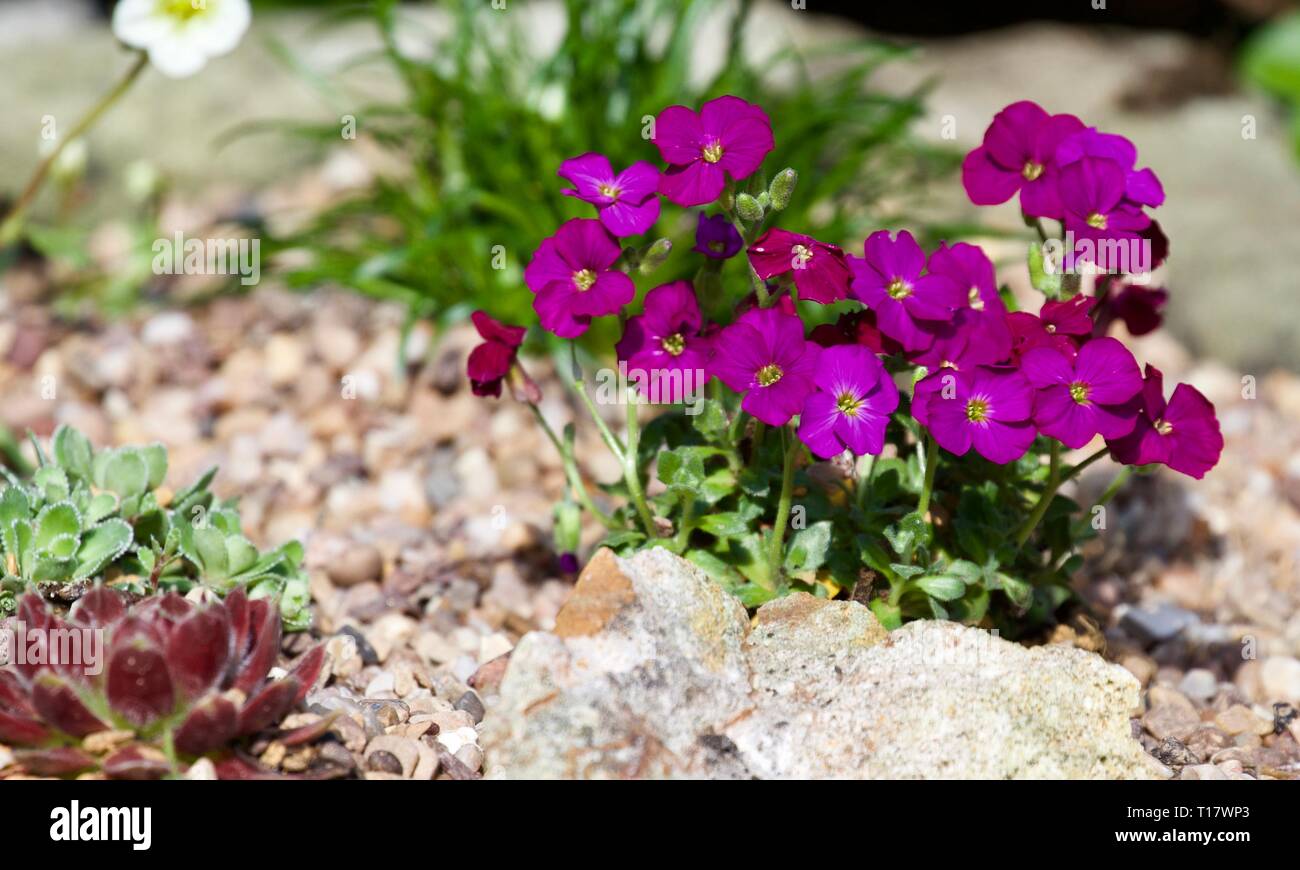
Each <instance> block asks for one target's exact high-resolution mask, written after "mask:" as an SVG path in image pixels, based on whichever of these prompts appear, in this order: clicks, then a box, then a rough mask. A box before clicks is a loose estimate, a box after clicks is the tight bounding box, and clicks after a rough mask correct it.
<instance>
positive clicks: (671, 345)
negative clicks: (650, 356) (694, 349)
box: [659, 332, 686, 356]
mask: <svg viewBox="0 0 1300 870" xmlns="http://www.w3.org/2000/svg"><path fill="white" fill-rule="evenodd" d="M659 344H660V345H661V346H662V347H663V349H664V352H665V353H667V354H668V355H669V356H681V353H682V351H684V350H686V339H685V338H683V337H682V334H681V333H680V332H674V333H673V334H672V335H669V336H665V337H664V339H663V341H661V342H659Z"/></svg>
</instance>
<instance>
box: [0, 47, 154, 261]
mask: <svg viewBox="0 0 1300 870" xmlns="http://www.w3.org/2000/svg"><path fill="white" fill-rule="evenodd" d="M148 62H149V56H148V55H147V54H145V53H144V52H143V51H142V52H139V53H138V54H137V55H136V58H135V61H134V62H133V63H132V64H131V66H130V68H129V69H128V70H127V71H126V74H125V75H123V76H122V78H120V79H118V82H117V84H116V85H114V86H113V88H112V89H111V90H109V91H108V92H107V93H106V94H104V96H102V97H100V99H99V102H98V103H96V104H95V105H93V106H91V107H90V111H88V112H86V114H85V115H83V116H82V117H81V120H79V121H77V123H75V124H73V125H72V129H71V130H69V131H68V132H67V133H64V134H63V135H62V136H61V137H59V143H58V144H57V145H56V146H54V150H53V151H51V152H50V153H49V154H48V155H46V157H45V159H44V160H42V161H41V162H40V163H39V164H38V165H37V166H36V171H35V172H33V173H32V177H31V178H30V179H29V180H28V181H27V186H26V187H24V188H23V192H22V193H20V194H19V195H18V199H16V200H14V204H13V207H12V208H10V209H9V213H8V214H7V215H5V218H4V222H3V223H0V246H3V245H8V244H9V243H11V242H13V241H14V240H15V239H16V238H18V234H19V233H20V232H21V231H22V226H23V219H24V218H25V217H26V214H27V210H28V209H29V208H31V205H32V203H33V202H34V201H35V200H36V195H37V194H38V193H40V192H41V186H42V185H43V184H44V183H45V177H46V176H47V175H49V174H50V169H51V168H52V167H53V166H54V163H55V161H57V160H58V159H59V155H60V154H62V153H63V149H64V148H66V147H67V145H68V143H69V142H73V141H75V140H77V139H79V138H81V136H82V134H84V133H85V132H86V131H87V130H89V129H90V128H91V126H92V125H93V124H94V123H95V122H96V121H98V120H99V118H100V116H101V115H103V114H104V113H105V112H107V111H108V110H109V108H110V107H111V106H112V105H113V104H114V103H116V102H117V101H118V99H119V98H120V97H121V96H122V95H123V94H125V93H126V92H127V90H129V89H130V87H131V84H132V83H133V82H134V81H135V80H136V79H137V78H138V77H139V75H140V73H141V72H143V71H144V68H145V65H146V64H148Z"/></svg>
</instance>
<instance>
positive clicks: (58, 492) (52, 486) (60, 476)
mask: <svg viewBox="0 0 1300 870" xmlns="http://www.w3.org/2000/svg"><path fill="white" fill-rule="evenodd" d="M32 485H33V486H35V487H36V489H38V490H39V491H40V492H42V493H44V494H45V500H46V501H47V502H55V501H64V500H66V499H67V498H68V496H69V494H71V492H72V487H71V486H70V485H69V484H68V475H67V473H66V472H65V471H64V470H63V469H62V468H59V467H58V466H57V465H47V466H45V467H43V468H39V469H37V471H36V473H35V474H33V475H32Z"/></svg>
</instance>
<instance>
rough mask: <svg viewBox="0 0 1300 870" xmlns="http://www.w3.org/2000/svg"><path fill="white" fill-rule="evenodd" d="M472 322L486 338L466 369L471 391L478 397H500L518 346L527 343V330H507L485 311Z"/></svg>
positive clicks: (518, 327)
mask: <svg viewBox="0 0 1300 870" xmlns="http://www.w3.org/2000/svg"><path fill="white" fill-rule="evenodd" d="M470 320H472V321H473V322H474V328H475V329H477V330H478V334H479V335H480V336H482V337H483V343H482V344H480V345H478V346H477V347H475V348H474V349H473V350H472V351H470V352H469V363H468V365H467V366H466V368H467V373H468V375H469V387H470V390H472V391H473V393H474V395H476V396H500V395H501V382H502V381H503V380H505V377H506V375H508V374H510V369H511V367H512V366H513V365H514V364H515V355H516V354H518V352H519V345H521V344H523V343H524V334H525V333H526V332H527V331H528V330H527V329H526V328H524V327H522V326H507V325H505V324H504V323H501V322H499V321H497V320H493V319H492V318H491V317H489V316H488V315H487V314H486V313H485V312H482V311H475V312H474V313H473V314H471V315H470Z"/></svg>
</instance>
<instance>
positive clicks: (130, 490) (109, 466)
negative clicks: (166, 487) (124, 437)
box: [97, 447, 149, 500]
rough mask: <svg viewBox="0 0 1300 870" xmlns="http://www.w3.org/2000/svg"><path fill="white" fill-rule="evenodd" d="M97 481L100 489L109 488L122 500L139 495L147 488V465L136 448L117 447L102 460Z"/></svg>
mask: <svg viewBox="0 0 1300 870" xmlns="http://www.w3.org/2000/svg"><path fill="white" fill-rule="evenodd" d="M97 482H98V484H99V486H100V488H101V489H110V490H112V491H113V492H115V493H117V494H118V495H119V496H121V497H122V499H123V500H126V499H129V498H133V497H136V496H140V495H143V494H144V493H145V491H146V490H148V488H149V466H148V464H147V463H146V462H145V460H144V456H143V455H142V453H141V452H140V451H139V450H138V449H133V448H129V447H126V448H119V449H117V450H114V451H113V452H112V453H110V454H108V458H107V459H106V460H104V463H103V468H102V472H101V476H100V478H99V479H98V481H97Z"/></svg>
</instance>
